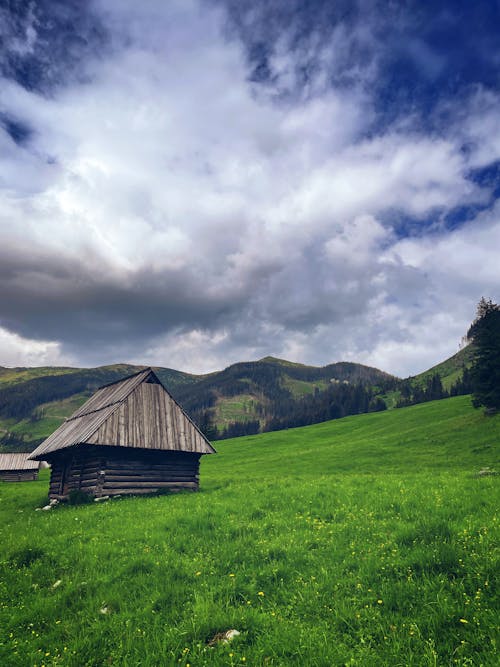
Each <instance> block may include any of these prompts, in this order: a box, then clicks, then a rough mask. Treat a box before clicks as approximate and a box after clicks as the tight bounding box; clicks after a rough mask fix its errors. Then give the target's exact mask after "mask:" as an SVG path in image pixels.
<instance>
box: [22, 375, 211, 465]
mask: <svg viewBox="0 0 500 667" xmlns="http://www.w3.org/2000/svg"><path fill="white" fill-rule="evenodd" d="M82 444H87V445H106V446H116V447H134V448H137V449H148V450H167V451H182V452H194V453H198V454H214V453H215V449H214V448H213V447H212V446H211V444H210V443H209V441H208V440H207V439H206V438H205V436H204V435H203V433H202V432H201V431H200V430H199V428H198V427H197V426H196V424H194V422H193V421H192V420H191V419H190V418H189V417H188V415H187V414H186V413H185V412H184V410H183V409H182V408H181V406H180V405H179V404H178V403H177V402H176V401H175V400H174V399H173V398H172V396H171V395H170V394H169V393H168V391H167V390H166V389H165V387H164V386H163V385H162V384H161V382H160V380H159V379H158V377H157V376H156V374H155V373H154V371H153V370H152V369H151V368H146V369H145V370H143V371H140V372H139V373H136V374H135V375H131V376H129V377H127V378H124V379H123V380H119V381H117V382H113V383H111V384H108V385H105V386H103V387H101V388H100V389H98V390H97V391H96V393H95V394H93V396H91V397H90V398H89V399H88V401H87V402H86V403H84V404H83V405H82V406H81V407H80V408H79V409H78V410H76V412H74V413H73V414H72V415H71V417H68V419H66V421H65V422H64V423H63V424H61V426H60V427H59V428H58V429H57V430H56V431H54V433H52V435H51V436H49V437H48V438H47V439H46V440H45V441H44V442H42V444H41V445H39V447H37V449H35V451H34V452H33V453H32V454H31V457H30V458H32V459H39V460H41V459H44V458H46V457H47V455H50V454H52V453H54V452H57V451H59V450H61V449H67V448H68V447H74V446H76V445H82Z"/></svg>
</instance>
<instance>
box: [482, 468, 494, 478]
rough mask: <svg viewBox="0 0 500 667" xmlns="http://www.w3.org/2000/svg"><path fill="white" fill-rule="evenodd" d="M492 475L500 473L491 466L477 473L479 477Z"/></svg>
mask: <svg viewBox="0 0 500 667" xmlns="http://www.w3.org/2000/svg"><path fill="white" fill-rule="evenodd" d="M490 475H498V473H497V471H496V470H492V469H491V468H483V469H482V470H480V471H479V472H478V473H477V476H478V477H489V476H490Z"/></svg>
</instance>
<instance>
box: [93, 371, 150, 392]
mask: <svg viewBox="0 0 500 667" xmlns="http://www.w3.org/2000/svg"><path fill="white" fill-rule="evenodd" d="M146 371H150V372H151V373H153V374H154V375H155V377H156V374H155V372H154V370H153V369H152V368H151V366H147V367H146V368H143V369H142V371H137V372H136V373H132V375H127V376H126V377H124V378H120V379H119V380H113V382H107V383H106V384H102V385H101V386H100V387H97V389H96V391H99V389H105V388H106V387H112V386H113V385H114V384H119V383H120V382H124V381H125V380H130V379H131V378H135V377H136V376H137V375H140V374H141V373H145V372H146ZM157 379H159V378H157Z"/></svg>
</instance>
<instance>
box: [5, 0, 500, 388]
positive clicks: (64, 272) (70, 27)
mask: <svg viewBox="0 0 500 667" xmlns="http://www.w3.org/2000/svg"><path fill="white" fill-rule="evenodd" d="M499 34H500V2H498V0H490V1H489V2H486V1H481V0H478V1H476V2H470V1H469V0H466V1H462V0H453V1H450V2H444V1H443V2H439V1H436V2H433V3H422V2H420V1H418V0H415V1H398V2H391V1H390V0H384V1H383V2H377V1H376V0H345V1H344V0H339V1H338V2H333V1H332V0H330V1H327V0H310V1H309V2H303V1H302V0H168V1H167V2H165V1H164V0H144V1H143V2H140V3H138V2H136V0H89V1H88V2H81V1H80V0H16V2H9V1H8V0H0V365H3V366H39V365H73V366H94V365H101V364H111V363H117V362H130V363H137V364H148V365H149V364H151V365H159V366H167V367H170V368H178V369H180V370H184V371H190V372H196V373H202V372H209V371H212V370H216V369H221V368H224V367H226V366H228V365H229V364H231V363H234V362H236V361H245V360H253V359H259V358H261V357H264V356H267V355H273V356H277V357H281V358H286V359H289V360H292V361H297V362H302V363H307V364H315V365H325V364H328V363H332V362H335V361H342V360H345V361H356V362H360V363H364V364H368V365H371V366H376V367H378V368H380V369H382V370H385V371H387V372H390V373H394V374H396V375H399V376H401V377H406V376H408V375H413V374H416V373H419V372H421V371H423V370H425V369H427V368H429V367H431V366H432V365H434V364H436V363H439V362H440V361H442V360H444V359H445V358H447V357H449V356H451V355H452V354H454V353H455V352H457V351H458V349H459V345H460V341H461V339H462V337H463V336H464V334H465V333H466V331H467V329H468V327H469V325H470V323H471V321H472V319H473V318H474V315H475V310H476V306H477V303H478V301H479V300H480V298H481V297H482V296H484V297H486V298H491V299H493V301H497V302H498V300H499V299H500V40H499V39H498V35H499Z"/></svg>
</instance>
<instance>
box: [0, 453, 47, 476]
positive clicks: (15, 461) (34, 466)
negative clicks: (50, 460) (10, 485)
mask: <svg viewBox="0 0 500 667" xmlns="http://www.w3.org/2000/svg"><path fill="white" fill-rule="evenodd" d="M28 457H29V453H28V454H0V479H2V480H4V481H5V482H30V481H33V480H34V479H37V478H38V469H39V467H40V461H30V460H29V459H28Z"/></svg>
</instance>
